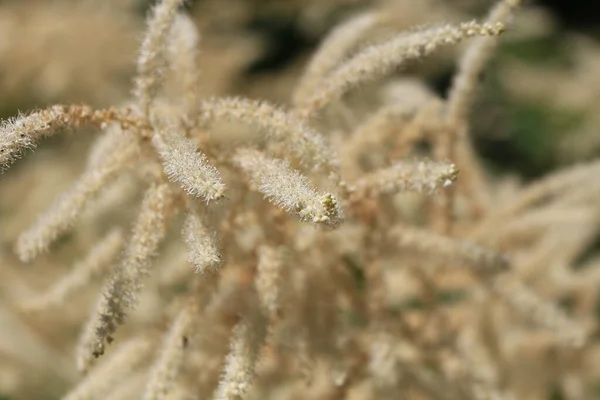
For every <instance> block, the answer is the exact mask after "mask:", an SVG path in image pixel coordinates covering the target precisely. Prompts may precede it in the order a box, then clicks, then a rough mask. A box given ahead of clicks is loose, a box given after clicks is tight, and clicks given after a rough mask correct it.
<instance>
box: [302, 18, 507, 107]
mask: <svg viewBox="0 0 600 400" xmlns="http://www.w3.org/2000/svg"><path fill="white" fill-rule="evenodd" d="M503 29H504V25H502V24H501V23H496V24H477V23H475V22H467V23H462V24H460V25H458V26H455V25H446V26H442V27H440V28H430V29H427V30H420V31H416V32H412V33H408V34H402V35H399V36H397V37H396V38H394V39H391V40H390V41H388V42H385V43H382V44H379V45H374V46H371V47H368V48H366V49H365V50H363V51H361V52H360V53H358V54H357V55H355V56H354V57H352V58H350V59H349V60H348V61H347V62H345V63H344V64H342V65H340V66H339V67H338V68H336V69H335V70H334V71H332V72H331V73H330V74H329V75H328V76H327V77H326V78H324V79H323V80H322V81H321V82H320V88H319V91H318V92H317V93H315V94H314V95H313V96H312V97H310V98H309V99H308V100H307V101H306V102H304V103H303V104H302V106H300V107H299V115H301V116H302V117H304V118H305V119H310V118H311V117H312V116H314V115H315V114H316V113H317V112H319V111H320V110H322V109H323V108H325V107H326V106H327V105H328V104H330V103H331V102H333V101H335V100H337V99H339V98H340V97H342V95H344V93H346V92H347V91H349V90H350V89H352V88H354V87H356V86H357V85H358V84H360V83H362V82H364V81H366V80H370V79H375V78H378V77H381V76H384V75H387V74H389V73H391V72H392V71H393V70H394V69H396V68H398V67H399V66H400V65H401V64H402V63H404V62H405V61H407V60H410V59H417V58H421V57H425V56H426V55H428V54H430V53H432V52H433V51H435V50H436V49H438V48H439V47H440V46H444V45H453V44H457V43H459V42H460V41H462V40H464V39H466V38H469V37H471V36H476V35H479V36H490V35H493V36H495V35H498V34H500V33H501V32H502V31H503Z"/></svg>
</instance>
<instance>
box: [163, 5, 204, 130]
mask: <svg viewBox="0 0 600 400" xmlns="http://www.w3.org/2000/svg"><path fill="white" fill-rule="evenodd" d="M198 41H199V35H198V30H197V29H196V25H194V22H193V21H192V20H191V19H190V17H188V16H187V15H186V14H183V13H179V14H177V16H176V17H175V21H174V22H173V26H172V27H171V36H170V38H169V47H168V56H169V59H168V63H169V67H170V68H171V70H173V72H174V74H173V75H174V76H173V77H174V78H175V83H176V84H177V86H178V91H177V93H179V95H180V96H183V106H184V110H185V112H184V114H185V116H186V118H187V119H188V122H189V123H191V122H192V121H194V120H195V119H196V118H197V113H198V106H199V96H198V90H199V87H200V76H199V67H198V63H197V62H196V58H197V57H198V50H197V49H198Z"/></svg>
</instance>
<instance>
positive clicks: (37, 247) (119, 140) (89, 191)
mask: <svg viewBox="0 0 600 400" xmlns="http://www.w3.org/2000/svg"><path fill="white" fill-rule="evenodd" d="M112 140H114V142H113V143H112V146H111V148H112V150H113V151H106V152H105V153H104V154H103V155H104V157H103V158H99V159H97V160H96V161H95V162H94V163H91V164H90V167H89V168H88V169H86V171H85V172H84V173H83V175H82V176H81V177H80V178H79V179H78V180H77V181H76V182H75V184H74V185H73V186H71V188H70V189H69V190H67V191H66V192H65V193H63V194H62V195H61V196H60V197H59V198H58V199H57V200H56V201H55V202H54V204H53V205H52V206H51V207H50V209H48V210H47V211H46V212H45V213H43V214H42V215H41V216H40V217H39V218H38V220H37V221H36V222H35V223H34V224H33V226H31V227H30V228H29V229H28V230H27V231H25V232H24V233H23V234H21V235H20V236H19V239H18V240H17V244H16V250H17V253H18V254H19V258H20V259H21V261H23V262H28V261H31V260H33V259H34V258H35V257H37V256H38V255H39V254H41V253H43V252H44V251H46V250H47V249H48V247H49V246H50V244H52V242H53V241H54V240H56V238H58V237H59V236H60V235H61V234H63V233H64V232H65V231H67V230H68V229H69V228H70V227H72V226H73V225H74V224H75V222H76V221H77V219H78V218H79V217H80V216H81V214H82V213H83V211H84V210H85V208H86V207H87V205H88V204H89V202H90V201H92V200H93V199H94V198H95V196H96V195H97V194H98V192H99V191H100V190H101V189H103V188H104V187H105V186H106V185H107V184H108V183H109V182H110V181H111V180H112V178H114V177H115V175H116V174H118V173H119V172H121V171H122V170H123V169H124V168H125V167H126V166H127V165H128V163H129V162H130V161H132V160H133V159H134V157H135V155H136V154H137V150H138V143H137V141H136V139H135V138H134V137H132V136H112ZM102 141H103V139H102V138H101V139H100V140H99V142H102ZM92 154H93V153H92Z"/></svg>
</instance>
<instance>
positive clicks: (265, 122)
mask: <svg viewBox="0 0 600 400" xmlns="http://www.w3.org/2000/svg"><path fill="white" fill-rule="evenodd" d="M201 109H202V116H203V119H204V120H205V121H209V122H210V121H214V120H234V121H240V122H243V123H245V124H248V125H251V126H255V127H258V128H260V129H264V130H265V131H266V132H267V134H268V135H269V136H270V137H272V138H274V139H277V140H280V141H282V142H283V143H284V144H286V146H287V148H288V149H289V151H290V152H291V153H294V154H296V155H297V156H298V158H300V160H301V161H302V163H303V165H304V166H305V167H307V168H310V169H313V170H323V169H324V170H326V171H327V172H334V173H337V171H338V168H339V165H338V160H337V156H336V155H335V153H334V152H333V151H332V150H331V149H330V147H329V145H328V144H327V142H326V141H325V139H324V138H323V136H322V135H320V134H319V133H318V132H316V131H315V130H314V129H312V128H311V127H310V126H309V125H308V124H306V122H304V121H302V120H300V119H298V118H297V117H295V116H294V115H292V114H291V113H287V112H285V111H283V110H281V109H279V108H277V107H275V106H273V105H271V104H269V103H266V102H261V101H255V100H248V99H242V98H220V99H213V100H207V101H204V102H203V103H202V107H201Z"/></svg>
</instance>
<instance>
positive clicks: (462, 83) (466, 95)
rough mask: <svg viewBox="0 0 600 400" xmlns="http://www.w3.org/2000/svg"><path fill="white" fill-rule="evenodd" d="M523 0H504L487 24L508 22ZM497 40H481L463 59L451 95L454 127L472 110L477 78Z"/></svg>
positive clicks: (482, 38)
mask: <svg viewBox="0 0 600 400" xmlns="http://www.w3.org/2000/svg"><path fill="white" fill-rule="evenodd" d="M520 4H521V0H501V1H499V2H498V3H497V4H496V5H495V6H494V8H492V10H491V11H490V14H489V15H488V17H487V19H486V23H488V24H494V23H506V22H508V21H507V20H508V19H509V18H510V16H511V15H512V14H513V12H514V9H515V8H516V7H518V6H519V5H520ZM497 43H498V40H497V38H496V37H494V36H487V37H478V38H476V39H474V40H473V42H472V43H471V44H470V45H469V47H468V48H467V50H466V52H465V54H464V55H463V56H462V57H461V59H460V62H459V66H458V73H457V74H456V75H455V77H454V80H453V82H452V88H451V89H450V93H449V95H448V110H447V119H448V121H449V123H450V124H451V125H453V126H457V124H459V123H461V122H464V121H466V119H467V111H468V110H470V109H471V105H472V103H473V100H474V94H475V88H476V87H477V83H478V79H479V76H480V74H481V72H482V71H483V69H484V67H485V65H486V64H487V61H488V60H489V58H490V57H491V55H492V53H493V52H494V49H495V47H496V44H497Z"/></svg>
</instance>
